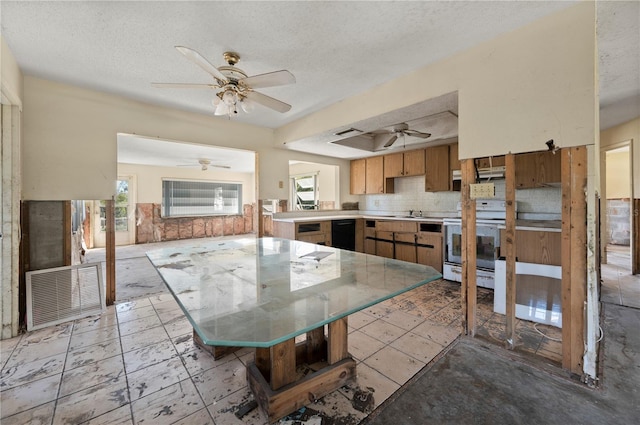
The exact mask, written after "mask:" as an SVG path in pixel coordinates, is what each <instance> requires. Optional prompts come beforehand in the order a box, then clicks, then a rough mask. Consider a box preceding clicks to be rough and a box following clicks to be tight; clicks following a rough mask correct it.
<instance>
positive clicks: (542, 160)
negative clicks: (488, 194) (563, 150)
mask: <svg viewBox="0 0 640 425" xmlns="http://www.w3.org/2000/svg"><path fill="white" fill-rule="evenodd" d="M515 169H516V188H517V189H527V188H533V187H544V186H548V185H550V184H554V183H555V184H557V183H560V181H561V180H562V177H561V165H560V155H559V154H554V153H553V152H549V151H545V152H532V153H525V154H518V155H516V156H515Z"/></svg>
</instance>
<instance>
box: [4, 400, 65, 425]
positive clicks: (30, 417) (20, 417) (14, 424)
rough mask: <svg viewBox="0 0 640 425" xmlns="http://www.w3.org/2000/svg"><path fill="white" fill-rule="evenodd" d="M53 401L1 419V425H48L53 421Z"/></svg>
mask: <svg viewBox="0 0 640 425" xmlns="http://www.w3.org/2000/svg"><path fill="white" fill-rule="evenodd" d="M55 406H56V403H55V402H54V401H52V402H50V403H46V404H43V405H41V406H38V407H34V408H33V409H29V410H27V411H24V412H22V413H18V414H17V415H13V416H9V417H8V418H3V419H2V425H49V424H51V421H52V420H53V410H54V409H55Z"/></svg>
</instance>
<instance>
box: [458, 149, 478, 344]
mask: <svg viewBox="0 0 640 425" xmlns="http://www.w3.org/2000/svg"><path fill="white" fill-rule="evenodd" d="M461 170H462V187H461V194H460V196H461V202H462V258H463V259H465V261H463V262H462V284H461V288H460V291H461V297H460V298H461V303H462V310H463V311H464V313H463V315H462V329H463V332H464V333H465V334H467V335H470V336H474V335H475V333H476V306H477V302H478V300H477V287H476V201H475V199H471V197H470V185H471V184H473V183H475V164H474V160H473V159H464V160H462V161H461Z"/></svg>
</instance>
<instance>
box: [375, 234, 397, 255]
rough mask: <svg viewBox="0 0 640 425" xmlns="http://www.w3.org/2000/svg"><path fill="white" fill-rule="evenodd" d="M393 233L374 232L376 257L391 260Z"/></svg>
mask: <svg viewBox="0 0 640 425" xmlns="http://www.w3.org/2000/svg"><path fill="white" fill-rule="evenodd" d="M393 245H394V244H393V232H387V231H377V230H376V255H378V256H380V257H386V258H393Z"/></svg>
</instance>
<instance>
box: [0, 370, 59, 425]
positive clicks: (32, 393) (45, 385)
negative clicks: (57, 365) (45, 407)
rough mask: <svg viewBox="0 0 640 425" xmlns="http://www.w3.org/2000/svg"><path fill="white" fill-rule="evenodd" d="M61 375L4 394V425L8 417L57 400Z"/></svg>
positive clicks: (15, 388)
mask: <svg viewBox="0 0 640 425" xmlns="http://www.w3.org/2000/svg"><path fill="white" fill-rule="evenodd" d="M61 376H62V374H60V375H54V376H49V377H47V378H43V379H40V380H38V381H33V382H29V383H28V384H24V385H20V386H19V387H13V388H11V389H8V390H6V391H3V392H2V410H1V411H0V414H1V415H2V418H3V419H2V423H4V418H5V417H6V416H11V415H15V414H16V413H20V412H24V411H25V410H29V409H32V408H34V407H36V406H40V405H41V404H45V403H48V402H50V401H53V400H55V398H56V395H57V394H58V387H59V386H60V377H61Z"/></svg>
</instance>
